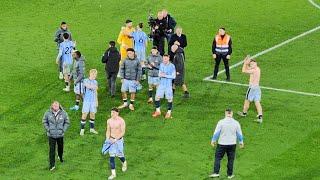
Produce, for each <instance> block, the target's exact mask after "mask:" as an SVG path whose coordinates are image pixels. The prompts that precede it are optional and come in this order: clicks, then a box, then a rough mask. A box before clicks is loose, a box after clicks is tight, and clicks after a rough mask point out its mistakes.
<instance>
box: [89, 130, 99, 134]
mask: <svg viewBox="0 0 320 180" xmlns="http://www.w3.org/2000/svg"><path fill="white" fill-rule="evenodd" d="M90 133H93V134H98V132H97V131H96V130H95V129H90Z"/></svg>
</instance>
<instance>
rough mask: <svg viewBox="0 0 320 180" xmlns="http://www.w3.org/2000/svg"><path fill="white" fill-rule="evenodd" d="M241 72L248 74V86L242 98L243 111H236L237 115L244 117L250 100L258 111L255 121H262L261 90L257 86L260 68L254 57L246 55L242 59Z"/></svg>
mask: <svg viewBox="0 0 320 180" xmlns="http://www.w3.org/2000/svg"><path fill="white" fill-rule="evenodd" d="M242 72H243V73H246V74H249V75H250V80H249V88H248V91H247V94H246V99H245V100H244V105H243V111H242V112H238V115H240V116H242V117H245V116H247V113H248V109H249V106H250V102H252V101H254V104H255V105H256V108H257V112H258V115H257V117H258V119H257V120H255V122H258V123H262V107H261V104H260V100H261V90H260V87H259V82H260V68H259V67H258V65H257V62H256V61H255V60H254V59H251V58H250V56H247V57H246V58H245V59H244V63H243V66H242Z"/></svg>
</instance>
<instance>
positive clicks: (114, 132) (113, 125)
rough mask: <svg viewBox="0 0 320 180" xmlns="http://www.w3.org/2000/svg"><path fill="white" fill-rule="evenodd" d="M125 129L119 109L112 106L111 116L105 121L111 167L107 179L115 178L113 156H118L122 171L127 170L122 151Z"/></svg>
mask: <svg viewBox="0 0 320 180" xmlns="http://www.w3.org/2000/svg"><path fill="white" fill-rule="evenodd" d="M125 131H126V123H125V122H124V120H123V119H122V118H121V117H120V116H119V109H118V108H112V109H111V118H110V119H108V121H107V132H106V139H107V140H108V141H109V143H110V144H111V146H110V149H109V155H110V167H111V176H109V178H108V179H109V180H111V179H115V178H116V164H115V157H116V156H117V157H119V159H120V161H121V163H122V172H125V171H127V161H126V159H125V157H124V153H123V147H124V143H123V136H124V134H125Z"/></svg>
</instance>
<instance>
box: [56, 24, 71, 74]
mask: <svg viewBox="0 0 320 180" xmlns="http://www.w3.org/2000/svg"><path fill="white" fill-rule="evenodd" d="M64 33H68V34H69V40H70V41H72V36H71V32H70V31H69V30H68V25H67V23H66V22H61V24H60V27H59V29H58V30H57V31H56V33H55V35H54V42H56V43H57V48H58V50H59V46H60V43H62V42H63V34H64ZM58 67H59V79H63V67H62V61H61V59H60V60H59V63H58Z"/></svg>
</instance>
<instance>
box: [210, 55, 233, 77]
mask: <svg viewBox="0 0 320 180" xmlns="http://www.w3.org/2000/svg"><path fill="white" fill-rule="evenodd" d="M216 55H217V57H216V59H215V61H216V63H215V65H214V71H213V77H217V75H218V71H219V65H220V62H221V59H222V60H223V63H224V68H225V70H226V75H227V79H230V72H229V60H228V59H227V55H221V54H216Z"/></svg>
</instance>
